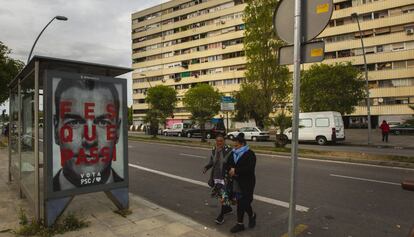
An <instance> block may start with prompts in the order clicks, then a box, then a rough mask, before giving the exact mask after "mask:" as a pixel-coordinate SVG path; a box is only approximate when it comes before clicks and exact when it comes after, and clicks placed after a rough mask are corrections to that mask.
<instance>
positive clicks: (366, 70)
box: [351, 13, 372, 145]
mask: <svg viewBox="0 0 414 237" xmlns="http://www.w3.org/2000/svg"><path fill="white" fill-rule="evenodd" d="M351 17H352V18H354V19H356V21H357V23H358V31H359V38H360V40H361V46H362V55H363V56H364V71H365V90H366V93H367V116H368V145H369V144H371V129H372V128H371V105H370V104H371V102H370V100H369V84H368V66H367V56H366V54H365V46H364V40H363V39H362V31H361V25H360V24H359V17H358V13H352V14H351Z"/></svg>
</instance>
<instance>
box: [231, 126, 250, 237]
mask: <svg viewBox="0 0 414 237" xmlns="http://www.w3.org/2000/svg"><path fill="white" fill-rule="evenodd" d="M228 165H229V167H230V171H229V175H230V176H231V177H233V187H234V189H233V191H234V194H235V196H236V198H237V224H236V225H235V226H234V227H233V228H231V230H230V232H232V233H237V232H240V231H243V230H244V221H243V219H244V213H245V212H246V213H247V214H248V215H249V227H250V228H254V227H255V226H256V213H254V212H253V209H252V206H251V203H252V201H253V193H254V187H255V185H256V176H255V168H256V155H255V154H254V152H253V151H252V150H250V148H249V146H248V145H247V143H246V140H245V139H244V134H243V133H239V135H237V137H236V138H235V144H234V149H233V159H229V161H228Z"/></svg>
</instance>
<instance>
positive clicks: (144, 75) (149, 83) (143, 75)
mask: <svg viewBox="0 0 414 237" xmlns="http://www.w3.org/2000/svg"><path fill="white" fill-rule="evenodd" d="M139 75H140V76H141V77H145V80H146V81H147V82H148V85H149V86H150V88H151V87H152V85H151V82H150V80H149V79H148V77H147V75H146V74H143V73H142V74H139Z"/></svg>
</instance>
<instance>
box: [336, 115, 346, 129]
mask: <svg viewBox="0 0 414 237" xmlns="http://www.w3.org/2000/svg"><path fill="white" fill-rule="evenodd" d="M334 121H335V127H342V126H344V121H342V117H339V116H335V117H334Z"/></svg>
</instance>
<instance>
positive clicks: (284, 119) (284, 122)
mask: <svg viewBox="0 0 414 237" xmlns="http://www.w3.org/2000/svg"><path fill="white" fill-rule="evenodd" d="M281 110H282V111H281V112H280V113H279V114H277V115H276V116H275V117H274V118H272V119H271V120H270V123H271V124H272V125H273V126H275V127H278V128H279V134H277V133H276V141H275V146H276V147H285V146H286V144H287V143H288V138H287V136H286V135H285V134H284V131H285V129H286V128H288V127H291V126H292V117H291V116H287V115H286V112H285V110H286V108H285V107H282V109H281Z"/></svg>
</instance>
